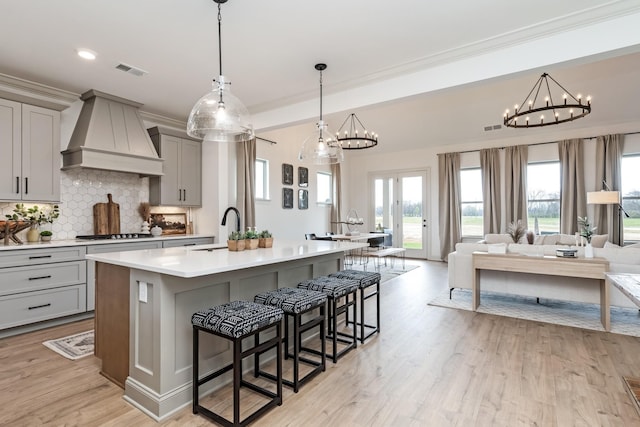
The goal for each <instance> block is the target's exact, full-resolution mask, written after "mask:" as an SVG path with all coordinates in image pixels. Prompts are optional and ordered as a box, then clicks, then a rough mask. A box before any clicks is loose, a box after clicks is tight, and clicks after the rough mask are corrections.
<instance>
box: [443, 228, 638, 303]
mask: <svg viewBox="0 0 640 427" xmlns="http://www.w3.org/2000/svg"><path fill="white" fill-rule="evenodd" d="M498 236H508V235H498ZM538 237H540V238H537V239H536V241H535V242H534V244H528V243H513V240H512V239H511V237H510V236H508V239H511V240H510V241H511V243H506V242H507V241H508V240H507V238H504V237H503V238H501V239H497V238H496V237H495V236H490V235H487V236H485V240H484V241H481V242H478V243H458V244H457V245H456V250H455V252H452V253H451V254H449V265H448V270H449V289H451V290H452V292H451V296H452V298H455V297H456V292H455V289H471V282H472V274H473V273H472V259H471V255H472V254H473V252H476V251H480V252H488V251H489V249H490V248H491V249H492V250H493V251H497V252H501V251H505V252H506V253H519V254H523V255H530V256H542V255H551V256H555V254H556V249H567V248H569V247H571V248H576V238H575V236H567V235H552V236H538ZM525 242H526V240H525ZM547 242H554V243H553V244H546V243H547ZM592 244H594V245H597V246H602V247H594V249H593V252H594V257H601V258H605V259H606V260H608V261H609V271H611V272H614V273H636V274H640V247H638V246H640V245H637V246H636V245H631V246H625V247H619V246H617V245H613V244H610V243H608V242H606V239H605V240H604V242H602V244H601V242H600V241H595V242H594V240H593V239H592ZM577 249H578V256H579V257H583V256H584V247H577ZM481 275H482V279H481V280H482V291H493V292H500V293H507V294H515V295H523V296H529V297H535V298H546V299H557V300H563V301H576V302H586V303H594V304H599V303H600V291H599V287H598V286H597V284H596V282H595V281H593V280H585V279H579V278H571V277H559V276H543V275H539V274H526V273H515V272H503V271H489V270H483V271H482V273H481ZM610 286H611V288H610V289H609V295H610V301H611V305H614V306H620V307H631V308H637V307H636V305H635V304H634V303H633V302H632V301H631V300H630V299H629V298H628V297H626V296H624V295H623V294H622V293H621V292H620V291H619V290H618V289H617V288H615V287H614V286H612V285H610Z"/></svg>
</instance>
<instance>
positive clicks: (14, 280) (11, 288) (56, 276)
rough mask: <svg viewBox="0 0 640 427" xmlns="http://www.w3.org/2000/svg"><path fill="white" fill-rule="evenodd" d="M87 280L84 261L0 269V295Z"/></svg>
mask: <svg viewBox="0 0 640 427" xmlns="http://www.w3.org/2000/svg"><path fill="white" fill-rule="evenodd" d="M86 280H87V263H86V261H72V262H61V263H57V264H43V265H34V266H31V267H13V268H4V269H0V295H9V294H18V293H22V292H29V291H35V290H41V289H49V288H59V287H61V286H68V285H77V284H80V283H85V282H86Z"/></svg>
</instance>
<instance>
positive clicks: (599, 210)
mask: <svg viewBox="0 0 640 427" xmlns="http://www.w3.org/2000/svg"><path fill="white" fill-rule="evenodd" d="M623 139H624V136H623V135H604V136H599V137H598V139H597V140H596V178H597V179H598V182H596V189H602V190H606V188H605V186H604V184H603V183H602V181H606V183H607V185H608V186H609V188H610V189H611V190H613V191H620V189H621V188H620V187H621V185H622V177H621V170H622V144H623ZM594 206H595V218H594V221H593V224H594V225H596V226H597V227H598V230H597V233H598V234H607V233H608V234H609V241H610V242H612V243H615V244H616V245H620V246H622V242H624V235H620V236H618V230H619V229H620V230H621V233H620V234H622V227H620V221H621V220H622V218H621V216H620V211H619V209H618V207H617V206H615V205H594ZM619 227H620V228H619Z"/></svg>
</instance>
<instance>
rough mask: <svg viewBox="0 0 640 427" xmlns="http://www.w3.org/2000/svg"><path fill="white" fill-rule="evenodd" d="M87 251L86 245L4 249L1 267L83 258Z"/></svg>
mask: <svg viewBox="0 0 640 427" xmlns="http://www.w3.org/2000/svg"><path fill="white" fill-rule="evenodd" d="M86 253H87V250H86V247H85V246H69V247H62V248H45V249H17V250H10V251H2V252H0V268H4V267H17V266H23V265H35V264H47V263H52V262H63V261H76V260H83V259H84V256H85V255H86Z"/></svg>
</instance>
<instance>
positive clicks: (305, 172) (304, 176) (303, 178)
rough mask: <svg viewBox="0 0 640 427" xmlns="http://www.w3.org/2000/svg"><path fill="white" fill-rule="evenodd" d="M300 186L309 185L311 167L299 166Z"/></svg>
mask: <svg viewBox="0 0 640 427" xmlns="http://www.w3.org/2000/svg"><path fill="white" fill-rule="evenodd" d="M298 186H300V187H308V186H309V169H307V168H304V167H299V168H298Z"/></svg>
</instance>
